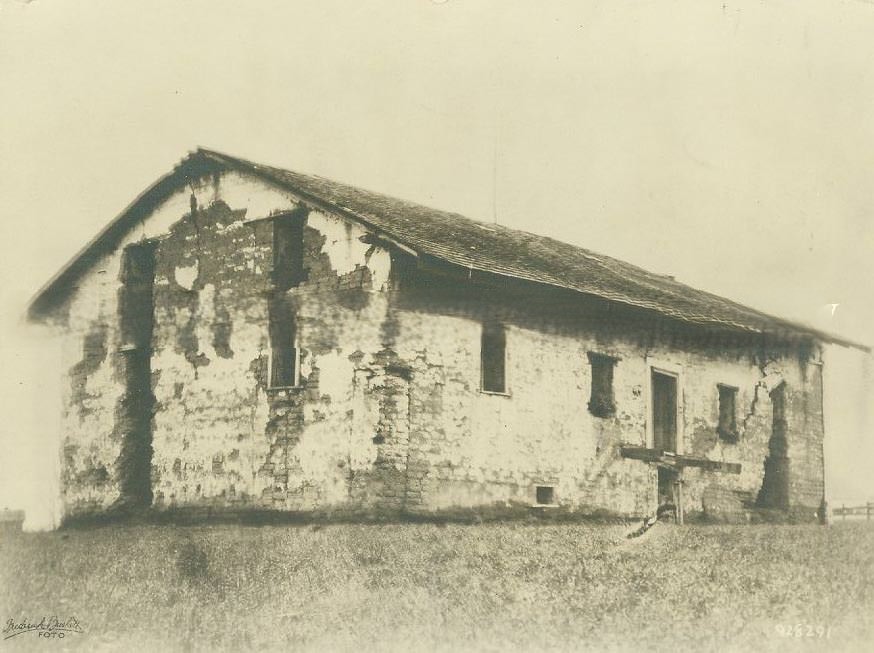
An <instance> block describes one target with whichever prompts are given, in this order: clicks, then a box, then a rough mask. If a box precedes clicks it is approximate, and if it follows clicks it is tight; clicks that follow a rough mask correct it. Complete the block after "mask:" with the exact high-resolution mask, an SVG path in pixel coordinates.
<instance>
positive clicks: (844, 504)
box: [841, 503, 847, 521]
mask: <svg viewBox="0 0 874 653" xmlns="http://www.w3.org/2000/svg"><path fill="white" fill-rule="evenodd" d="M841 514H842V515H843V516H844V521H847V504H846V503H842V504H841Z"/></svg>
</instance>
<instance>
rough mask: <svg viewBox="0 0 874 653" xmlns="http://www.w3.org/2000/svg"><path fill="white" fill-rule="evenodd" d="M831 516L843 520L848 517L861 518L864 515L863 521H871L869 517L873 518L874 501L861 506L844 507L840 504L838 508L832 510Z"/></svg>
mask: <svg viewBox="0 0 874 653" xmlns="http://www.w3.org/2000/svg"><path fill="white" fill-rule="evenodd" d="M832 514H833V515H834V516H835V517H842V518H844V519H846V518H847V517H848V516H849V517H861V516H862V515H865V519H867V520H868V521H871V517H872V516H874V501H869V502H868V503H866V504H865V505H863V506H846V505H843V504H842V505H841V507H840V508H835V509H834V510H832Z"/></svg>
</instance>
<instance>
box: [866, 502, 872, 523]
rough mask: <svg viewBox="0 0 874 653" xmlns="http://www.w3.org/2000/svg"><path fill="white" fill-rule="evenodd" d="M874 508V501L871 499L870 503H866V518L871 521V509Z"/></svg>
mask: <svg viewBox="0 0 874 653" xmlns="http://www.w3.org/2000/svg"><path fill="white" fill-rule="evenodd" d="M872 509H874V503H872V502H871V501H869V502H868V503H866V504H865V518H866V519H867V520H868V521H871V510H872Z"/></svg>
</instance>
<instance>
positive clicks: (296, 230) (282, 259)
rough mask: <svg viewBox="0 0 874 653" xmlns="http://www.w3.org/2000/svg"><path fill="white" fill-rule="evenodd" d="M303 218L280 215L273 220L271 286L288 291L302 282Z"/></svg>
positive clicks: (300, 216)
mask: <svg viewBox="0 0 874 653" xmlns="http://www.w3.org/2000/svg"><path fill="white" fill-rule="evenodd" d="M304 220H305V219H304V216H302V215H299V214H289V215H282V216H279V217H277V218H274V219H273V285H274V287H275V288H276V290H288V289H289V288H293V287H295V286H297V285H298V284H299V283H300V282H301V281H303V277H304V273H303V226H304Z"/></svg>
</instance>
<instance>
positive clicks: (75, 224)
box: [0, 0, 874, 509]
mask: <svg viewBox="0 0 874 653" xmlns="http://www.w3.org/2000/svg"><path fill="white" fill-rule="evenodd" d="M872 35H874V4H871V3H868V2H860V1H849V0H846V1H843V2H842V1H839V0H817V1H815V2H798V1H789V0H786V1H783V2H768V1H763V0H748V1H744V2H734V1H731V0H726V1H725V2H722V1H714V2H711V1H707V0H682V1H679V0H678V1H670V0H662V1H649V2H643V1H641V2H621V1H617V0H610V1H604V2H592V1H588V2H587V1H584V0H574V1H573V2H548V1H547V2H543V1H541V2H538V3H529V2H514V3H510V2H499V1H493V2H489V1H484V0H445V1H444V2H439V1H435V0H403V1H398V2H350V1H349V0H344V1H342V2H340V1H335V0H320V1H319V2H312V1H310V2H289V1H287V0H286V1H281V2H258V1H251V0H250V1H248V2H221V1H217V0H209V1H205V2H197V1H187V2H182V3H180V2H178V1H168V2H139V1H138V0H126V1H125V2H117V1H111V0H105V1H103V0H101V1H96V0H77V1H75V2H73V1H71V0H66V1H65V0H38V1H33V2H29V3H27V2H22V1H20V0H0V88H2V97H3V101H2V102H0V199H2V202H0V229H2V232H0V237H2V247H3V257H2V261H0V269H2V274H3V278H2V281H3V283H2V289H0V292H2V295H0V300H2V303H0V306H2V307H3V308H2V310H3V322H2V329H3V331H2V336H3V341H2V347H3V350H2V352H3V353H2V355H3V365H4V368H5V369H6V370H7V374H5V376H4V380H3V384H4V385H3V390H4V392H3V397H4V402H5V403H6V407H5V410H6V412H7V415H8V418H7V419H6V420H4V421H3V424H2V426H3V438H4V440H5V442H4V443H3V444H4V446H3V450H4V452H6V453H7V454H8V452H10V451H16V452H17V453H16V458H15V459H16V461H17V462H16V464H15V465H16V468H17V469H18V470H19V472H18V473H17V474H10V473H7V474H6V475H5V480H4V481H3V482H0V507H2V505H3V504H4V503H8V504H18V503H21V504H27V505H28V506H29V507H32V506H35V505H37V504H39V502H40V501H43V503H45V500H44V498H45V495H46V494H47V493H48V494H51V492H52V490H51V481H50V480H48V479H45V478H42V477H41V473H42V472H41V471H40V470H44V469H45V466H47V465H54V464H55V462H54V459H53V458H52V456H55V454H54V453H53V452H52V451H51V447H52V446H53V445H52V441H51V440H50V438H49V436H48V435H46V432H45V431H44V429H43V427H41V426H35V425H34V424H35V423H36V422H35V421H34V419H35V418H33V417H32V415H31V416H28V415H27V414H26V413H27V410H26V409H28V410H29V408H30V407H31V406H37V407H38V409H39V410H38V412H43V413H44V412H46V411H47V409H46V408H45V406H46V405H47V404H44V403H43V402H47V401H48V399H47V398H46V395H47V394H49V392H48V389H49V386H50V385H51V382H52V381H51V380H48V379H40V378H39V375H38V374H36V375H35V374H34V373H33V369H34V364H33V361H36V360H38V356H37V353H38V351H39V350H37V352H36V353H35V350H34V347H33V346H29V345H28V344H27V342H26V341H25V340H23V339H22V331H21V330H20V329H19V328H18V327H17V326H16V320H17V318H18V317H19V315H20V313H21V311H22V310H23V306H24V303H25V302H26V300H27V299H28V298H29V297H30V296H31V295H32V294H33V292H35V291H36V289H37V288H38V287H40V286H41V285H42V284H43V283H44V282H45V281H46V280H47V279H48V278H49V277H50V276H51V275H52V274H53V273H54V272H55V271H56V270H57V269H58V268H59V267H60V266H61V265H62V264H63V263H64V262H65V261H66V260H67V259H68V258H69V257H70V256H71V255H72V254H74V253H75V252H76V251H77V250H78V249H79V248H80V247H81V246H82V245H83V244H84V243H85V242H86V241H87V240H88V239H90V238H91V237H92V236H93V234H94V233H95V232H96V231H97V230H98V229H99V228H101V227H102V226H103V225H104V224H106V222H107V221H109V220H110V219H112V218H113V217H114V216H115V215H117V214H118V213H119V211H120V210H121V209H122V208H123V207H124V206H125V205H126V204H127V203H128V202H130V200H131V199H133V197H134V196H136V195H137V194H138V193H139V192H140V191H142V190H143V188H145V187H146V186H147V185H149V184H150V183H152V182H153V181H154V180H155V179H156V178H157V177H159V176H160V175H162V174H164V173H165V172H167V171H168V170H169V169H170V168H171V167H172V166H173V165H174V164H175V163H176V162H177V161H178V160H179V159H181V158H182V157H184V156H185V154H186V153H187V151H189V150H191V149H194V148H195V147H196V146H198V145H203V146H206V147H210V148H214V149H217V150H221V151H226V152H228V153H231V154H236V155H239V156H243V157H246V158H250V159H254V160H256V161H259V162H263V163H271V164H275V165H280V166H283V167H288V168H292V169H295V170H299V171H302V172H310V173H315V174H321V175H325V176H328V177H332V178H335V179H338V180H342V181H347V182H350V183H353V184H356V185H359V186H364V187H367V188H371V189H374V190H379V191H383V192H387V193H389V194H392V195H396V196H400V197H403V198H408V199H412V200H416V201H420V202H422V203H425V204H428V205H431V206H435V207H438V208H443V209H449V210H454V211H458V212H460V213H463V214H466V215H469V216H471V217H474V218H481V219H486V220H492V219H494V217H495V216H496V217H497V219H498V221H499V222H501V223H502V224H505V225H507V226H511V227H518V228H522V229H526V230H529V231H534V232H538V233H542V234H548V235H550V236H554V237H557V238H559V239H562V240H565V241H568V242H571V243H576V244H579V245H582V246H584V247H587V248H590V249H592V250H595V251H598V252H603V253H605V254H610V255H613V256H616V257H619V258H623V259H626V260H628V261H631V262H633V263H636V264H638V265H641V266H643V267H646V268H649V269H651V270H653V271H656V272H662V273H667V274H673V275H675V276H676V277H677V279H678V280H680V281H683V282H686V283H688V284H690V285H693V286H697V287H700V288H704V289H707V290H709V291H712V292H716V293H718V294H722V295H725V296H727V297H730V298H732V299H735V300H739V301H741V302H744V303H747V304H750V305H753V306H755V307H757V308H760V309H763V310H766V311H767V312H770V313H776V314H778V315H782V316H785V317H789V318H793V319H797V320H801V321H803V322H807V323H809V324H811V325H814V326H817V327H820V328H824V329H827V330H830V331H834V332H836V333H838V334H842V335H844V336H846V337H849V338H853V339H857V340H862V341H864V342H868V343H872V342H874V328H872V326H871V325H872V324H874V302H872V295H874V291H872V288H871V285H872V280H874V257H872V253H874V222H872V211H874V181H872V174H874V65H872V63H874V38H872ZM835 305H836V306H835ZM844 358H846V359H847V361H845V362H846V364H847V365H849V367H848V368H847V369H855V370H857V371H858V369H859V366H858V360H856V359H853V358H852V357H849V358H847V357H846V356H845V357H844ZM854 366H855V367H854ZM856 378H860V377H858V375H857V376H856V377H853V381H852V383H850V384H849V385H848V387H847V388H846V389H845V390H844V391H842V392H841V395H842V398H843V399H844V401H845V402H848V403H847V405H848V406H854V405H859V404H861V403H862V402H863V401H864V399H863V397H864V396H865V395H864V389H863V388H862V385H861V384H862V381H861V380H859V381H856V380H855V379H856ZM869 380H870V377H869ZM842 411H843V412H846V407H845V408H844V409H842ZM31 412H32V411H31ZM844 418H845V423H844V425H843V427H842V428H843V429H844V431H846V433H845V434H844V435H843V436H842V437H844V438H845V444H844V445H842V447H841V454H840V455H842V456H843V457H844V458H843V459H842V460H843V462H841V463H840V464H841V465H848V466H849V467H841V468H840V470H841V473H839V474H835V475H834V476H835V483H837V487H838V488H839V489H840V491H841V492H843V493H845V494H847V493H850V494H852V493H855V494H858V493H860V492H862V493H864V492H867V491H869V490H871V486H870V485H866V483H870V481H868V480H867V479H868V478H869V477H872V476H874V475H872V474H871V472H872V471H874V470H872V469H871V466H870V464H868V463H867V460H872V459H874V455H868V456H867V459H865V460H866V461H865V462H862V461H860V460H859V458H860V456H859V455H858V453H859V451H860V449H859V448H860V447H862V450H865V449H864V447H868V449H867V451H869V452H871V451H872V449H874V447H872V445H871V439H872V436H871V434H870V431H868V433H867V434H865V433H863V432H862V431H864V428H865V424H864V422H863V421H862V420H861V418H858V417H855V418H853V420H854V421H849V422H847V421H846V419H849V418H846V415H844ZM846 438H852V439H853V440H852V444H847V442H849V440H846ZM866 438H867V439H866ZM25 443H26V444H25ZM836 464H837V463H836ZM854 465H855V467H853V466H854ZM851 468H852V469H851ZM844 469H846V470H850V471H847V472H846V473H843V470H844ZM22 470H24V471H22ZM7 471H8V470H7ZM13 476H14V477H15V478H16V479H17V480H15V481H13V480H10V479H11V478H12V477H13ZM21 477H27V480H21ZM37 479H38V482H37ZM848 479H849V480H848ZM38 484H41V485H39V487H37V485H38ZM832 485H833V486H834V485H835V484H834V483H833V484H832ZM38 498H39V499H38ZM34 509H36V508H34Z"/></svg>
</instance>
